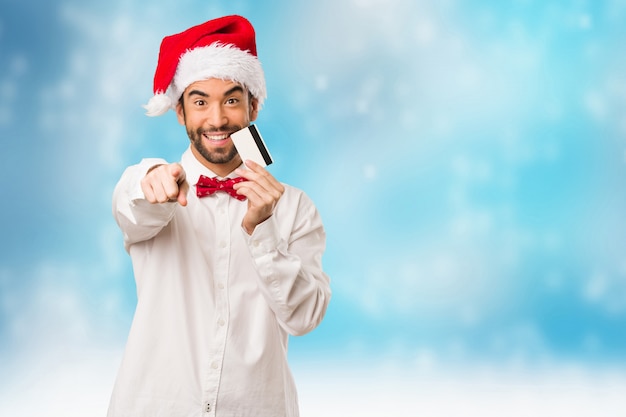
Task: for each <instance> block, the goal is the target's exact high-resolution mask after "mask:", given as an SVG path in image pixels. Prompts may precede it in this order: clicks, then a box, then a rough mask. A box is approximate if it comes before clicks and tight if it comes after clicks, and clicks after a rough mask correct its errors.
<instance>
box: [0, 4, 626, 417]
mask: <svg viewBox="0 0 626 417" xmlns="http://www.w3.org/2000/svg"><path fill="white" fill-rule="evenodd" d="M233 13H237V14H242V15H244V16H246V17H248V18H249V19H250V20H251V21H252V23H253V24H254V25H255V28H256V31H257V44H258V53H259V57H260V59H261V62H262V63H263V67H264V70H265V73H266V78H267V85H268V100H267V101H266V104H265V107H264V109H263V110H262V111H261V113H260V117H259V119H258V121H257V125H258V126H259V128H260V130H261V131H262V133H263V136H264V138H265V140H266V142H267V144H268V147H269V148H270V151H271V152H272V155H273V157H274V159H275V161H276V162H275V164H274V165H272V166H271V167H270V171H271V172H272V173H273V174H274V175H275V176H276V177H277V178H279V179H280V180H281V181H284V182H287V183H290V184H292V185H295V186H297V187H300V188H302V189H304V190H305V191H306V192H307V193H308V194H309V195H310V196H311V197H312V198H313V200H314V201H315V202H316V204H317V206H318V208H319V210H320V212H321V214H322V217H323V219H324V222H325V225H326V229H327V234H328V247H327V253H326V255H325V259H324V262H325V267H326V269H327V272H328V274H329V275H330V277H331V279H332V288H333V299H332V301H331V305H330V307H329V310H328V314H327V316H326V319H325V321H324V322H323V324H322V325H321V326H320V327H319V328H318V329H317V330H316V331H314V332H313V333H311V334H309V335H307V336H304V337H301V338H294V339H292V342H291V350H290V355H291V359H292V362H293V364H294V368H295V369H296V373H298V374H299V375H302V378H303V379H306V376H307V375H308V372H309V371H307V369H309V368H310V369H316V368H318V369H333V370H335V371H337V369H345V370H346V372H348V370H349V369H363V367H367V366H370V364H371V363H372V362H377V363H380V362H384V363H387V364H391V366H392V367H397V368H399V369H402V370H403V372H408V373H413V374H416V375H419V374H420V373H422V372H426V370H428V371H429V372H430V371H432V370H433V369H436V370H438V369H446V370H448V371H450V372H453V373H455V372H457V373H458V372H460V370H461V369H466V368H467V367H476V366H482V367H486V368H488V369H492V370H495V371H497V372H501V371H506V370H511V369H514V370H525V371H530V372H531V373H534V374H535V375H539V373H540V372H541V371H540V370H542V369H562V368H566V369H572V367H574V368H576V369H582V370H587V371H589V372H591V370H598V369H610V370H612V371H611V372H615V373H616V375H618V378H621V379H619V380H620V381H623V376H624V375H625V374H624V372H623V371H624V369H623V368H624V361H625V360H626V259H625V257H624V248H626V222H624V220H623V217H624V213H626V194H625V193H624V192H623V186H624V185H623V184H624V179H625V173H626V167H625V161H626V152H625V149H626V148H625V143H626V58H625V56H626V55H625V54H624V50H626V2H624V1H619V0H613V1H598V2H594V1H582V0H577V1H574V0H573V1H553V2H549V1H548V2H544V1H536V0H517V1H509V2H491V1H472V2H464V1H460V0H446V1H440V2H427V1H408V0H385V1H382V0H321V1H317V2H289V1H281V0H270V1H265V2H254V1H244V0H241V1H199V0H180V1H175V2H174V1H172V2H165V1H164V2H161V3H160V4H157V3H155V2H153V1H124V0H112V1H108V2H96V1H91V0H80V1H78V0H66V1H59V0H50V1H46V2H43V1H42V2H36V1H28V0H26V1H24V0H0V155H1V158H2V164H0V178H1V180H0V181H2V193H3V197H4V202H3V204H2V205H1V206H0V213H1V216H0V218H1V220H0V222H1V223H0V227H1V230H2V234H3V236H4V243H3V250H2V251H1V252H0V338H1V340H2V343H1V344H0V369H2V370H3V371H2V373H3V375H4V377H3V378H2V379H3V381H2V382H0V394H1V395H2V396H4V397H5V398H7V399H9V398H13V400H14V401H13V402H10V401H9V402H8V403H7V402H5V403H4V404H5V405H4V407H5V410H10V411H11V413H12V414H7V415H20V412H21V411H22V410H24V409H25V408H24V407H26V408H28V406H27V405H25V404H24V403H22V402H20V401H21V400H19V399H20V398H22V397H21V396H24V397H28V398H30V397H29V396H27V395H26V394H24V393H30V392H31V390H36V389H38V388H37V387H39V385H37V384H38V383H39V382H38V381H41V378H42V377H48V378H49V380H51V381H65V385H64V383H60V385H59V386H60V387H61V388H59V389H62V388H63V387H67V386H69V387H74V385H73V384H76V385H80V383H79V382H77V381H80V379H77V377H76V376H75V375H78V374H81V372H84V373H88V372H90V370H91V368H90V366H95V365H93V364H94V363H104V364H107V365H106V371H107V372H105V373H104V374H101V375H102V376H101V381H100V383H99V384H100V385H99V384H96V385H93V384H94V380H96V381H97V380H98V375H90V377H89V378H88V379H89V381H90V384H91V385H89V384H88V385H87V388H85V391H86V392H88V393H87V394H86V395H85V397H84V398H86V400H84V401H83V403H81V402H78V403H75V404H73V405H69V406H68V405H65V406H61V405H58V407H57V408H54V407H53V409H55V410H56V409H59V410H61V409H64V411H63V412H60V411H59V414H58V415H70V414H71V413H70V411H69V410H73V411H75V412H76V415H83V416H84V415H90V414H89V413H88V412H85V409H86V407H89V408H90V409H91V410H96V411H94V412H93V415H102V414H103V412H104V411H102V409H103V408H106V401H107V400H108V395H109V391H110V388H111V387H112V378H113V377H114V374H115V367H116V366H117V364H118V363H119V359H120V356H121V351H122V349H123V346H124V343H125V340H126V336H127V332H128V327H129V325H130V321H131V319H132V313H133V310H134V303H135V293H134V291H135V288H134V281H133V277H132V269H131V265H130V260H129V258H128V257H127V255H126V253H125V252H124V250H123V246H122V240H121V234H120V233H119V231H118V229H117V227H116V225H115V224H114V221H113V219H112V216H111V209H110V199H111V193H112V189H113V187H114V185H115V183H116V181H117V179H118V178H119V176H120V175H121V172H122V171H123V169H124V168H125V167H126V166H127V165H130V164H133V163H136V162H138V161H139V159H141V158H142V157H165V158H167V159H169V160H171V161H175V160H177V159H178V158H179V157H180V154H181V153H182V152H183V150H184V149H185V148H186V146H187V144H188V140H187V138H186V135H185V132H184V130H183V128H182V127H180V126H179V125H178V123H177V122H176V119H175V117H174V115H173V114H172V113H171V112H170V114H167V115H165V116H162V117H160V118H149V117H146V116H145V115H144V114H143V112H144V110H143V109H142V108H141V105H142V104H144V103H146V102H147V100H148V99H149V98H150V96H151V94H152V76H153V73H154V69H155V65H156V58H157V54H158V46H159V43H160V41H161V39H162V37H163V36H166V35H169V34H173V33H177V32H180V31H182V30H184V29H186V28H188V27H190V26H192V25H195V24H198V23H201V22H203V21H205V20H208V19H210V18H214V17H217V16H221V15H226V14H233ZM342 366H343V367H344V368H341V367H342ZM99 371H102V369H99ZM72 372H76V373H75V374H73V373H72ZM311 372H313V371H311ZM64 375H65V376H64ZM81 375H82V374H81ZM83 376H84V375H83ZM68 380H70V381H73V382H67V381H68ZM68 384H69V385H68ZM592 385H593V384H592ZM625 386H626V385H625ZM29 395H30V394H29ZM49 395H50V396H52V394H49ZM15 398H17V399H15ZM55 398H56V399H55ZM55 398H50V399H49V401H50V402H55V401H61V400H59V399H58V398H59V397H55ZM7 401H8V400H7ZM26 402H28V401H26ZM92 403H93V404H97V406H92ZM7 404H9V405H7ZM622 404H623V403H622ZM48 405H49V406H50V403H48ZM30 407H35V406H34V405H30ZM68 407H69V409H68ZM94 407H95V408H94ZM1 409H2V406H1V405H0V410H1ZM24 413H25V414H24V415H27V414H26V412H24ZM51 413H52V412H51ZM0 414H3V415H4V412H2V413H0ZM52 414H53V413H52ZM52 414H47V415H52Z"/></svg>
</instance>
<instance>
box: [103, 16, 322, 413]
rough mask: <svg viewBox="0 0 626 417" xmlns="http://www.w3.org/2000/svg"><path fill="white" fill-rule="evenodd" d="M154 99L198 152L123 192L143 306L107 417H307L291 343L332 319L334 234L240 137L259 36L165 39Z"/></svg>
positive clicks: (152, 105) (194, 34) (126, 178)
mask: <svg viewBox="0 0 626 417" xmlns="http://www.w3.org/2000/svg"><path fill="white" fill-rule="evenodd" d="M154 93H155V95H154V96H153V97H152V99H150V101H149V103H148V105H147V106H146V108H147V110H148V113H147V114H148V115H160V114H163V113H165V112H166V111H167V110H168V109H173V110H175V112H176V115H177V118H178V121H179V122H180V123H181V124H182V125H184V126H185V128H186V130H187V134H188V136H189V139H190V146H189V148H188V149H187V150H186V151H185V152H184V154H183V155H182V158H181V161H180V163H167V162H166V161H164V160H158V159H144V160H143V161H141V163H139V164H138V165H135V166H132V167H129V168H128V169H127V170H126V171H125V172H124V174H123V175H122V178H121V180H120V182H119V183H118V185H117V186H116V188H115V191H114V195H113V213H114V216H115V219H116V221H117V223H118V224H119V226H120V228H121V230H122V232H123V235H124V244H125V247H126V249H127V251H128V252H129V254H130V256H131V259H132V262H133V269H134V273H135V280H136V285H137V307H136V311H135V316H134V319H133V324H132V327H131V330H130V334H129V337H128V342H127V346H126V351H125V354H124V358H123V361H122V364H121V367H120V370H119V374H118V377H117V380H116V383H115V387H114V390H113V394H112V397H111V402H110V406H109V413H108V415H109V417H148V416H149V417H161V416H163V417H166V416H167V417H191V416H198V417H199V416H217V417H226V416H242V417H243V416H255V417H264V416H266V417H280V416H297V415H298V403H297V395H296V389H295V385H294V381H293V378H292V375H291V372H290V370H289V367H288V364H287V342H288V336H289V335H302V334H305V333H307V332H309V331H311V330H313V329H314V328H315V327H316V326H317V325H318V324H319V323H320V322H321V320H322V318H323V317H324V314H325V312H326V308H327V305H328V302H329V299H330V295H331V292H330V287H329V278H328V277H327V276H326V274H325V273H324V272H323V270H322V264H321V258H322V253H323V252H324V248H325V232H324V228H323V225H322V222H321V219H320V216H319V214H318V212H317V210H316V208H315V206H314V205H313V203H312V202H311V200H310V199H309V198H308V197H307V196H306V195H305V194H304V193H303V192H302V191H300V190H298V189H295V188H293V187H290V186H288V185H285V184H282V183H280V182H279V181H277V180H276V179H275V178H274V177H273V176H272V175H271V174H270V173H269V172H268V171H267V170H266V169H265V168H263V167H262V166H260V165H258V164H256V163H254V162H252V161H242V160H241V157H240V156H239V154H238V153H237V150H236V148H235V147H234V145H233V142H232V140H231V138H230V134H231V133H233V132H235V131H237V130H239V129H242V128H244V127H246V126H248V125H249V124H250V123H251V122H253V121H254V120H255V119H256V117H257V115H258V112H259V110H260V108H261V105H262V104H263V100H264V99H265V96H266V92H265V80H264V75H263V71H262V69H261V65H260V63H259V60H258V57H257V52H256V44H255V35H254V29H253V27H252V25H251V24H250V23H249V22H248V21H247V20H246V19H244V18H242V17H240V16H227V17H223V18H219V19H215V20H212V21H209V22H206V23H204V24H201V25H198V26H195V27H193V28H190V29H188V30H186V31H184V32H182V33H179V34H177V35H172V36H169V37H166V38H164V39H163V42H162V44H161V50H160V53H159V61H158V64H157V69H156V73H155V79H154ZM214 177H216V178H217V179H218V180H225V181H227V182H226V183H224V184H222V185H213V186H211V185H208V186H206V185H205V183H206V182H211V181H212V180H211V178H214ZM228 180H230V181H228ZM233 183H234V185H233ZM231 185H232V188H231ZM207 187H208V188H207ZM211 187H213V188H211ZM216 189H218V191H217V192H214V191H215V190H216ZM224 190H226V191H227V192H222V191H224Z"/></svg>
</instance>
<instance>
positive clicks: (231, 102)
mask: <svg viewBox="0 0 626 417" xmlns="http://www.w3.org/2000/svg"><path fill="white" fill-rule="evenodd" d="M237 103H239V99H237V98H234V97H231V98H229V99H227V100H226V104H229V105H231V106H232V105H235V104H237Z"/></svg>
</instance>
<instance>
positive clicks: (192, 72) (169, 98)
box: [144, 43, 267, 116]
mask: <svg viewBox="0 0 626 417" xmlns="http://www.w3.org/2000/svg"><path fill="white" fill-rule="evenodd" d="M209 78H218V79H222V80H231V81H235V82H238V83H241V84H242V85H243V86H244V87H246V88H247V89H248V90H249V91H250V93H251V94H252V95H253V96H254V97H255V98H256V99H258V101H259V109H260V108H261V107H262V106H263V102H264V101H265V98H266V97H267V90H266V87H265V76H264V74H263V68H262V67H261V63H260V62H259V59H258V58H257V57H256V56H254V55H252V54H250V53H249V52H246V51H242V50H241V49H239V48H237V47H236V46H234V45H230V44H229V45H224V44H220V43H214V44H212V45H209V46H204V47H199V48H195V49H191V50H188V51H187V52H185V53H184V54H183V55H182V56H181V57H180V60H179V62H178V67H177V68H176V75H175V76H174V79H173V80H172V82H171V83H170V85H169V87H168V89H167V91H166V92H165V93H158V94H156V95H154V96H153V97H152V98H151V99H150V101H149V102H148V104H147V105H145V106H144V108H145V109H146V110H147V113H146V114H147V115H148V116H159V115H161V114H163V113H165V112H167V110H168V109H170V108H171V109H175V108H176V103H177V102H178V100H179V99H180V97H181V96H182V94H183V92H184V91H185V89H186V88H187V87H189V86H190V85H191V84H193V83H194V82H196V81H201V80H206V79H209Z"/></svg>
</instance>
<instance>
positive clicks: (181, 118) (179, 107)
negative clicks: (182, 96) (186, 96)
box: [176, 100, 185, 126]
mask: <svg viewBox="0 0 626 417" xmlns="http://www.w3.org/2000/svg"><path fill="white" fill-rule="evenodd" d="M182 102H183V100H178V103H176V118H177V119H178V123H180V124H181V125H183V126H185V108H184V107H183V104H182Z"/></svg>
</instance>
